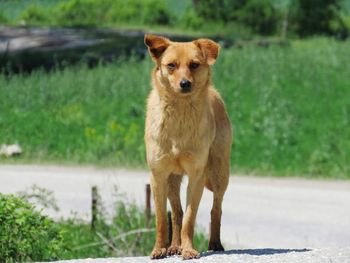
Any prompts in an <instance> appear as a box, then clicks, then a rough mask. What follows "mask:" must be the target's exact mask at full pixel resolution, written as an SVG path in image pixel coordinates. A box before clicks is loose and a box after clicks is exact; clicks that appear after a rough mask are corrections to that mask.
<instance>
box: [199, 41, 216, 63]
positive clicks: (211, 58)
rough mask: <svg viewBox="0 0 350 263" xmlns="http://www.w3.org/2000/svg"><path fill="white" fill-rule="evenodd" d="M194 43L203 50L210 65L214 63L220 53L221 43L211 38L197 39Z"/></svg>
mask: <svg viewBox="0 0 350 263" xmlns="http://www.w3.org/2000/svg"><path fill="white" fill-rule="evenodd" d="M194 43H195V44H196V45H197V46H198V47H199V48H200V49H201V50H202V52H203V55H204V57H205V59H206V61H207V63H208V65H213V64H214V63H215V61H216V58H217V57H218V55H219V51H220V45H219V44H218V43H216V42H214V41H213V40H210V39H205V38H201V39H197V40H195V41H194Z"/></svg>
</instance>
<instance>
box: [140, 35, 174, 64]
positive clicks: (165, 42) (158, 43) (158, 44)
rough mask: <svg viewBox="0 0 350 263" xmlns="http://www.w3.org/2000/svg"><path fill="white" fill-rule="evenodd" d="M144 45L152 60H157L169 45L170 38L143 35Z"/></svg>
mask: <svg viewBox="0 0 350 263" xmlns="http://www.w3.org/2000/svg"><path fill="white" fill-rule="evenodd" d="M144 42H145V45H146V46H147V47H148V51H149V53H150V55H151V57H152V59H153V60H154V61H157V60H158V59H159V58H160V57H161V55H162V54H163V52H164V51H165V50H166V49H167V47H168V46H169V45H170V40H169V39H167V38H165V37H161V36H156V35H145V39H144Z"/></svg>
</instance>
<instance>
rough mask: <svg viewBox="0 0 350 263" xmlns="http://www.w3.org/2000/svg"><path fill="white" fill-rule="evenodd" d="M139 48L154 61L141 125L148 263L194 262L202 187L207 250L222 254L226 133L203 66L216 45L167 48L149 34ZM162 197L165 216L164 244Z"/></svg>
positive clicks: (224, 118) (200, 42)
mask: <svg viewBox="0 0 350 263" xmlns="http://www.w3.org/2000/svg"><path fill="white" fill-rule="evenodd" d="M144 42H145V44H146V46H147V47H148V51H149V54H150V56H151V58H152V60H153V61H154V62H155V68H154V70H153V71H152V87H153V88H152V90H151V92H150V94H149V97H148V100H147V113H146V121H145V144H146V156H147V164H148V166H149V168H150V170H151V189H152V192H153V198H154V204H155V212H156V241H155V245H154V249H153V251H152V253H151V258H152V259H159V258H164V257H166V256H170V255H180V254H181V255H182V258H183V259H192V258H198V257H199V255H200V254H199V253H198V251H196V250H195V249H194V247H193V235H194V226H195V219H196V214H197V210H198V205H199V203H200V200H201V197H202V193H203V189H204V187H206V188H208V189H209V190H210V191H212V192H213V196H214V201H213V207H212V209H211V224H210V240H209V247H208V250H213V251H223V250H224V248H223V246H222V244H221V240H220V225H221V213H222V210H221V205H222V200H223V196H224V193H225V191H226V188H227V185H228V181H229V174H230V149H231V143H232V130H231V124H230V121H229V118H228V115H227V113H226V110H225V106H224V102H223V100H222V99H221V97H220V94H219V93H218V91H216V90H215V88H214V87H213V86H212V84H211V66H212V65H213V64H214V63H215V62H216V59H217V57H218V54H219V51H220V46H219V44H217V43H216V42H214V41H212V40H210V39H198V40H195V41H192V42H173V41H170V40H169V39H167V38H165V37H161V36H156V35H145V37H144ZM184 175H187V176H188V188H187V198H186V210H185V213H184V214H183V210H182V207H181V201H180V184H181V181H182V177H183V176H184ZM167 198H168V199H169V201H170V204H171V209H172V219H171V220H172V226H173V227H172V229H173V232H172V240H171V242H170V244H168V243H169V242H168V233H167V229H168V227H167V211H166V206H167Z"/></svg>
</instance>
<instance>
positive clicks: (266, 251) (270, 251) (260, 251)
mask: <svg viewBox="0 0 350 263" xmlns="http://www.w3.org/2000/svg"><path fill="white" fill-rule="evenodd" d="M308 251H311V249H307V248H303V249H279V248H257V249H232V250H227V251H220V252H214V251H208V252H203V253H201V257H207V256H211V255H216V254H219V255H239V254H247V255H251V256H266V255H275V254H286V253H291V252H299V253H302V252H308Z"/></svg>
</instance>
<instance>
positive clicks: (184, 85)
mask: <svg viewBox="0 0 350 263" xmlns="http://www.w3.org/2000/svg"><path fill="white" fill-rule="evenodd" d="M191 84H192V83H191V81H189V80H187V79H183V80H181V82H180V87H181V91H182V92H189V91H191Z"/></svg>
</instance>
